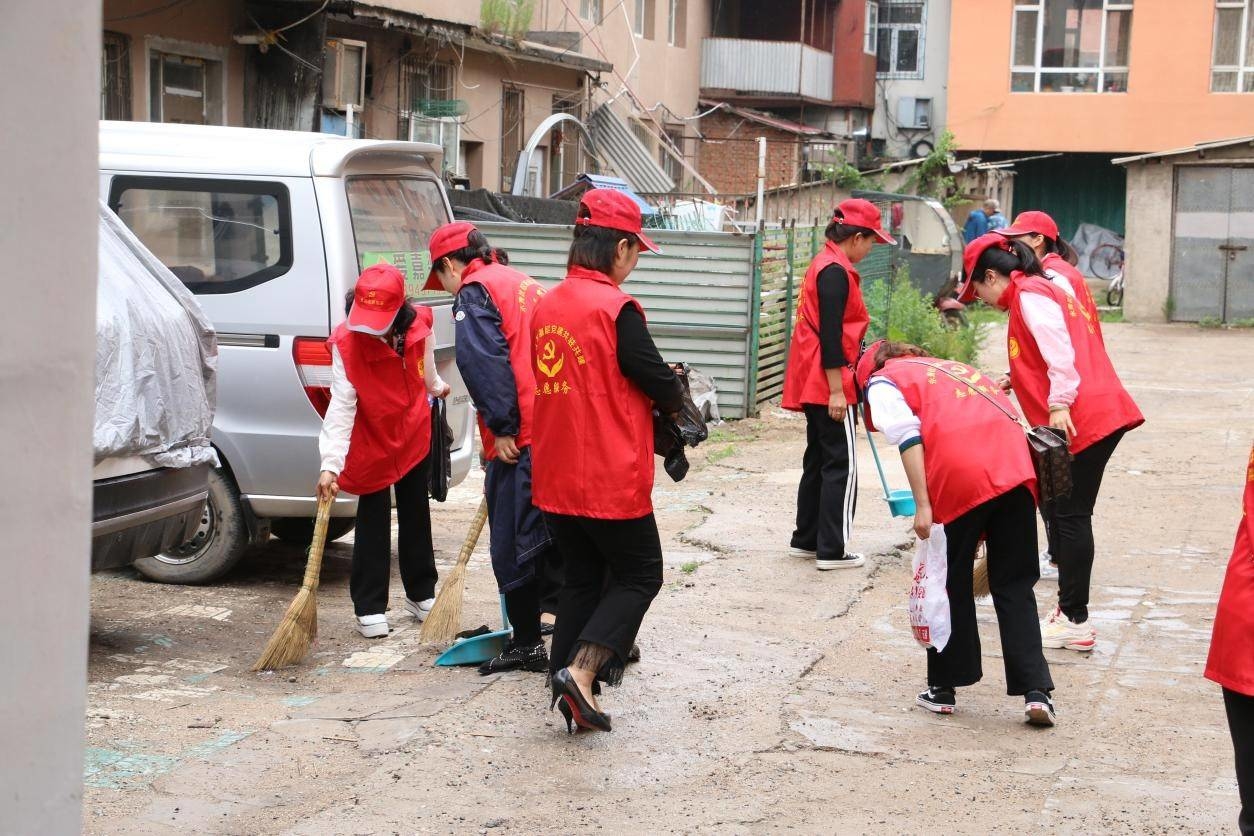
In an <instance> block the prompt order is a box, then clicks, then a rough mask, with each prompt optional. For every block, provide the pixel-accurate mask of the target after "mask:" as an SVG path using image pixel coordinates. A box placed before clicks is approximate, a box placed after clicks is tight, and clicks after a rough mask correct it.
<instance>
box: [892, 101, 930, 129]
mask: <svg viewBox="0 0 1254 836" xmlns="http://www.w3.org/2000/svg"><path fill="white" fill-rule="evenodd" d="M897 127H899V128H904V129H906V130H915V131H926V130H931V127H932V100H931V99H920V98H916V97H914V96H902V97H901V98H900V99H898V100H897Z"/></svg>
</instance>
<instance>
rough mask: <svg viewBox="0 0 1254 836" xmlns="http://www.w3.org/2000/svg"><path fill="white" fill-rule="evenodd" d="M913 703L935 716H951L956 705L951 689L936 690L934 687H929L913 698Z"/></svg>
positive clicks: (955, 698)
mask: <svg viewBox="0 0 1254 836" xmlns="http://www.w3.org/2000/svg"><path fill="white" fill-rule="evenodd" d="M914 701H915V702H916V703H918V704H919V705H921V706H923V707H924V708H926V709H927V710H928V711H931V712H934V713H936V714H953V713H954V708H955V706H957V704H958V699H957V697H956V696H955V695H954V689H953V688H937V687H936V686H931V687H929V688H928V689H927V690H926V691H924V692H923V693H921V694H919V695H918V696H917V697H915V698H914Z"/></svg>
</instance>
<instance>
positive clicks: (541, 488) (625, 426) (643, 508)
mask: <svg viewBox="0 0 1254 836" xmlns="http://www.w3.org/2000/svg"><path fill="white" fill-rule="evenodd" d="M626 305H632V306H634V307H635V308H636V309H637V310H640V312H641V315H643V313H644V311H643V310H642V309H641V308H640V304H639V303H638V302H636V300H635V299H633V298H631V297H630V296H628V295H627V294H626V293H624V292H623V291H622V290H620V289H619V288H618V287H617V286H616V285H615V284H614V282H613V281H612V280H611V279H610V277H609V276H607V275H605V274H604V273H599V272H597V271H595V270H589V269H586V268H583V267H572V268H570V270H569V271H568V273H567V275H566V278H565V279H564V280H563V281H562V282H561V284H559V285H557V287H555V288H553V289H552V290H550V291H549V292H548V293H546V294H545V295H544V296H543V297H541V298H540V299H539V301H538V302H537V303H536V306H535V315H534V318H533V320H532V323H531V326H532V333H533V336H534V341H533V347H532V362H533V365H534V367H535V425H534V428H533V435H532V442H531V451H532V452H531V455H532V497H533V500H534V502H535V505H536V507H537V508H540V509H542V510H544V511H548V512H550V513H554V514H569V515H571V516H578V517H593V518H597V519H608V520H627V519H636V518H637V517H643V516H645V515H647V514H650V513H652V512H653V500H652V497H651V496H650V494H651V493H652V491H653V413H652V406H653V404H652V401H650V400H649V398H648V396H647V395H645V393H644V392H643V391H642V390H641V389H640V387H639V386H637V385H636V384H635V383H633V382H632V381H630V380H628V379H627V378H626V377H625V376H624V375H623V373H622V372H621V371H619V368H618V329H617V325H616V321H617V319H618V314H619V312H620V311H622V309H623V307H624V306H626Z"/></svg>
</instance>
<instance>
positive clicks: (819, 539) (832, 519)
mask: <svg viewBox="0 0 1254 836" xmlns="http://www.w3.org/2000/svg"><path fill="white" fill-rule="evenodd" d="M804 410H805V416H806V451H805V455H804V456H803V457H802V459H801V483H800V484H799V485H798V486H797V529H796V530H795V531H794V532H793V534H792V546H793V548H798V549H809V550H811V551H817V552H818V556H819V559H820V560H839V559H840V558H842V557H844V556H845V544H846V543H848V542H849V537H850V535H851V534H852V533H853V515H854V512H855V511H856V510H857V507H858V468H857V459H856V458H855V456H854V444H853V440H854V419H853V415H854V413H853V407H850V408H849V409H847V410H846V411H845V420H844V421H833V420H832V417H831V416H830V415H828V414H827V407H825V406H816V405H814V404H805V406H804Z"/></svg>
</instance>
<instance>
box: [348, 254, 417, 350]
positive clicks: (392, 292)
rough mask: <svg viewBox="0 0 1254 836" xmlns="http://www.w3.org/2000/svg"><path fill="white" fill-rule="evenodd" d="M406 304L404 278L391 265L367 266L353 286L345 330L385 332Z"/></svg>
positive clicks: (380, 333) (372, 332) (376, 334)
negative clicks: (351, 304) (351, 302)
mask: <svg viewBox="0 0 1254 836" xmlns="http://www.w3.org/2000/svg"><path fill="white" fill-rule="evenodd" d="M403 304H405V277H404V276H403V275H401V271H400V270H397V269H396V268H395V267H393V266H392V265H391V264H387V263H382V264H375V265H373V266H371V267H367V268H366V269H365V270H362V271H361V275H360V276H358V277H357V286H356V287H355V288H353V307H352V309H351V310H349V312H348V330H350V331H360V332H361V333H363V334H374V335H375V336H376V337H378V336H382V335H383V334H386V333H387V332H388V330H389V329H390V328H391V327H392V322H393V320H395V319H396V312H397V311H399V310H400V309H401V305H403Z"/></svg>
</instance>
